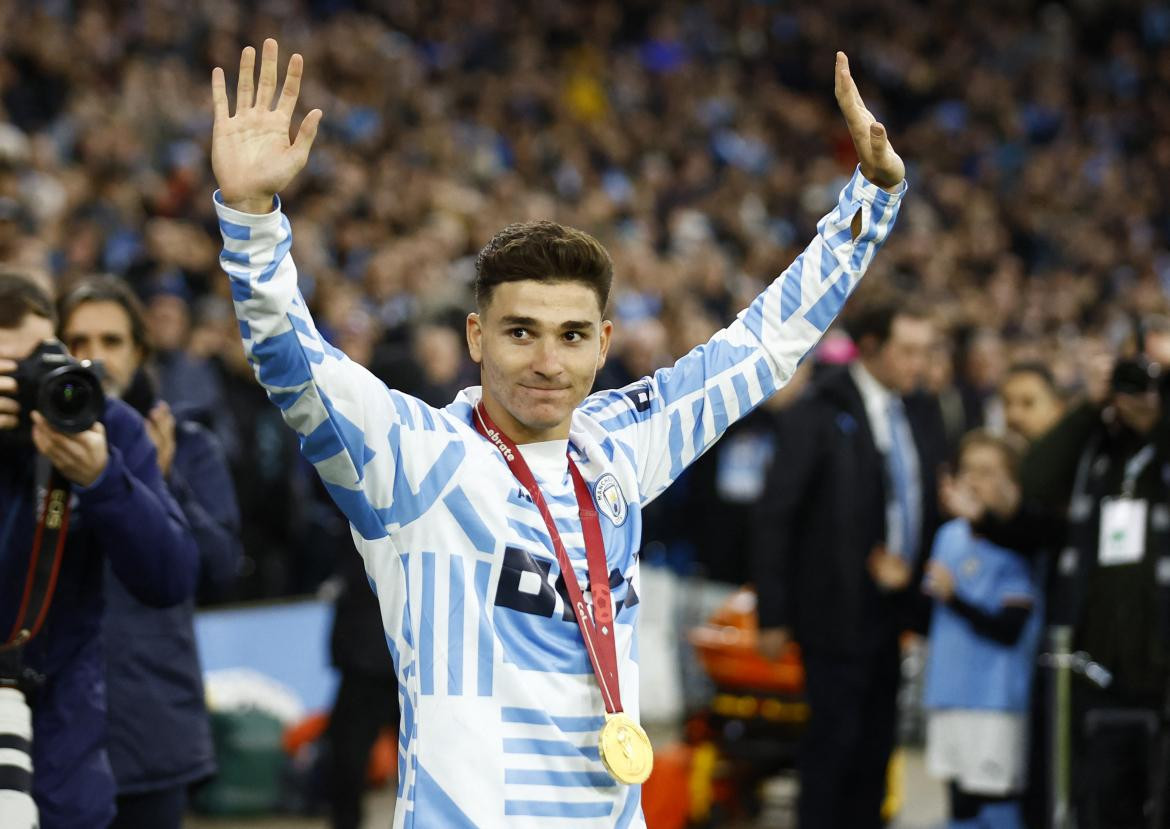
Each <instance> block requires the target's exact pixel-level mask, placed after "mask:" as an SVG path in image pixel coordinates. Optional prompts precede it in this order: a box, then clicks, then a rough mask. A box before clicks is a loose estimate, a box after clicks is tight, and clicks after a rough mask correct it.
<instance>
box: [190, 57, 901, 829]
mask: <svg viewBox="0 0 1170 829" xmlns="http://www.w3.org/2000/svg"><path fill="white" fill-rule="evenodd" d="M254 68H255V50H254V49H252V48H251V47H249V48H246V49H244V51H243V54H242V56H241V59H240V74H239V81H238V92H237V99H236V107H235V113H234V115H233V114H230V111H229V106H228V98H227V89H226V82H225V77H224V72H223V70H222V69H220V68H216V69H215V70H214V72H213V74H212V93H213V99H214V109H215V125H214V131H213V136H212V150H211V155H212V167H213V169H214V172H215V176H216V179H217V182H218V184H219V187H220V189H219V191H218V192H217V193H216V195H215V202H216V209H217V211H218V213H219V220H220V229H221V231H222V234H223V239H224V250H223V254H222V256H221V258H220V261H221V264H222V266H223V268H224V270H225V271H226V272H227V274H228V276H229V277H230V278H231V288H232V295H233V297H234V300H235V308H236V312H237V314H238V316H239V319H240V330H241V333H242V336H243V339H244V348H245V350H246V352H247V354H248V356H249V359H250V360H251V361H252V362H253V364H254V365H255V367H256V374H257V377H258V378H259V380H260V382H261V383H262V384H263V385H264V386H265V388H266V389H267V391H268V394H269V396H270V398H271V399H272V401H273V403H275V404H276V405H277V406H278V407H280V409H281V411H282V412H283V414H284V417H285V419H286V421H287V422H288V423H289V425H290V426H292V427H293V428H294V429H296V431H297V432H298V433H299V434H300V436H301V445H302V450H303V452H304V454H305V456H306V457H307V458H308V459H309V460H310V461H311V462H312V463H313V464H314V465H315V466H316V468H317V471H318V472H319V474H320V475H321V477H322V479H323V480H324V482H325V485H326V487H327V488H328V489H329V491H330V493H331V494H332V496H333V498H334V499H335V500H336V501H337V503H338V505H339V506H340V507H341V508H342V509H343V510H344V511H345V514H346V515H347V517H348V518H349V520H350V523H351V526H352V533H353V537H354V541H355V543H356V545H357V547H358V549H359V551H360V552H361V554H362V556H363V558H364V560H365V566H366V571H367V573H368V575H369V577H370V581H371V583H372V584H373V586H374V590H375V591H376V593H377V595H378V599H379V603H380V605H381V613H382V623H383V626H384V628H385V633H386V637H387V640H388V642H389V645H390V650H391V652H392V655H393V657H394V664H395V665H396V666H397V671H398V679H399V684H400V688H401V706H402V719H401V728H400V736H399V775H398V807H397V808H396V810H395V817H394V819H395V825H396V826H398V827H404V826H418V827H423V826H426V827H432V826H442V827H471V826H479V827H496V826H507V827H526V826H533V827H535V826H549V825H556V826H579V827H602V826H605V827H612V826H617V827H626V826H642V825H644V821H643V818H642V815H641V808H640V803H639V793H640V788H639V786H638V783H640V782H641V781H642V780H644V779H645V776H646V775H647V774H648V773H649V770H650V765H651V758H650V745H649V741H648V740H647V739H646V737H645V733H644V732H643V731H642V730H641V729H640V728H639V726H638V725H637V719H638V685H639V676H638V652H637V642H636V637H635V625H636V621H637V614H638V566H637V552H638V548H639V534H640V528H641V518H640V511H641V509H642V507H643V506H644V505H645V504H647V503H648V502H650V501H651V500H653V499H654V498H655V497H656V496H658V495H659V494H660V493H661V492H662V491H663V490H664V489H665V488H666V487H667V486H668V485H669V484H670V483H671V482H672V481H673V480H675V479H676V478H677V477H678V475H679V474H680V473H681V472H682V471H683V469H685V468H686V466H687V465H688V464H690V463H691V462H693V461H694V460H695V459H696V458H697V457H698V456H699V455H700V454H701V453H702V452H703V451H704V450H706V449H707V448H708V447H709V446H710V445H711V444H712V443H713V442H714V441H715V440H716V439H717V438H718V437H719V436H720V435H721V434H722V433H723V431H724V430H725V429H726V428H727V426H728V424H729V423H731V422H732V421H734V420H737V419H738V418H740V417H742V416H743V415H745V414H746V413H747V412H748V411H750V410H751V409H752V408H753V407H754V406H756V405H758V404H759V403H761V402H762V401H763V400H764V399H765V398H766V397H767V396H768V395H770V394H771V393H772V392H774V391H775V390H776V389H777V388H778V387H780V386H782V385H783V384H784V383H786V382H787V381H788V379H789V378H790V377H791V376H792V374H793V372H794V371H795V370H796V366H797V364H798V362H799V361H800V360H801V358H802V357H803V356H804V355H805V354H806V353H807V352H808V351H809V350H810V349H811V348H812V347H813V346H814V345H815V344H816V342H817V340H819V339H820V337H821V335H822V334H823V333H824V332H825V329H826V328H828V326H829V324H830V323H831V322H832V321H833V319H834V317H836V315H837V313H838V312H839V311H840V309H841V306H842V305H843V304H844V302H845V300H846V298H848V296H849V294H850V292H851V291H852V290H853V288H854V287H855V286H856V285H857V282H858V280H859V279H860V277H861V274H862V273H863V272H864V271H865V269H866V267H867V266H868V265H869V263H870V261H871V260H872V259H873V256H874V254H876V253H877V250H878V248H879V247H880V246H881V244H882V242H883V241H884V240H885V238H886V236H887V235H888V234H889V232H890V229H891V228H892V227H893V224H894V220H895V218H896V216H897V213H898V208H899V204H900V202H901V198H902V194H903V193H904V191H905V184H904V181H903V178H904V175H905V166H904V165H903V163H902V160H901V159H900V158H899V157H898V155H897V154H896V153H895V152H894V150H893V148H892V147H891V145H890V143H889V141H888V139H887V136H886V131H885V128H884V127H882V125H881V124H878V123H877V122H876V121H875V119H874V117H873V115H871V114H870V113H869V111H868V110H866V108H865V106H864V104H863V103H862V101H861V97H860V95H859V94H858V92H857V88H856V86H855V85H854V83H853V80H852V78H851V76H850V73H849V64H848V62H847V60H846V57H845V55H844V54H843V53H838V54H837V62H836V76H835V89H836V95H837V101H838V103H839V105H840V108H841V111H842V113H843V115H844V116H845V121H846V123H847V125H848V127H849V131H850V133H851V135H852V137H853V142H854V146H855V147H856V149H857V153H858V156H859V158H860V165H859V169H858V171H856V172H855V173H854V175H853V177H852V178H851V179H850V181H849V182H848V184H847V185H846V186H845V188H844V190H842V191H841V194H840V198H839V201H838V204H837V206H836V207H835V208H834V209H833V210H832V211H831V212H830V213H829V214H828V215H826V216H825V217H824V218H823V219H821V221H820V223H819V224H818V226H817V235H816V236H815V237H814V238H813V240H812V242H811V243H810V244H809V246H808V247H807V248H806V249H805V251H804V253H803V254H802V255H801V256H800V257H799V258H798V259H797V260H796V262H795V263H794V264H793V265H791V266H790V267H789V268H788V269H787V270H786V271H785V272H784V273H783V274H781V275H780V276H779V277H778V278H777V279H776V280H775V281H774V282H773V283H772V284H771V285H770V286H769V287H768V288H767V289H766V290H765V291H764V293H763V294H761V295H760V296H759V297H758V298H757V299H756V300H755V301H754V302H752V304H751V305H750V306H749V307H748V308H747V309H745V310H744V311H743V312H742V313H741V314H740V315H739V317H738V319H737V320H736V321H735V322H734V323H732V324H731V325H730V326H728V327H727V328H726V329H724V330H722V331H720V332H718V333H717V334H715V336H714V337H712V338H711V340H710V341H709V342H707V343H705V344H703V345H701V346H699V347H697V348H695V349H694V350H693V351H692V352H690V353H689V354H687V355H686V356H684V357H683V358H682V359H680V360H679V361H678V362H677V363H676V364H675V365H674V367H673V368H670V369H664V370H661V371H658V372H656V373H655V374H654V376H652V377H646V378H643V379H641V380H639V381H637V382H635V383H632V384H631V385H629V386H627V387H625V388H623V389H619V390H613V391H604V392H599V393H597V394H593V395H589V396H587V395H588V392H589V389H590V388H591V386H592V384H593V380H594V377H595V375H596V373H597V370H598V368H599V367H600V366H601V365H602V363H603V362H604V360H605V356H606V352H607V349H608V347H609V342H610V333H611V331H612V329H613V325H612V323H611V322H609V321H608V320H605V319H603V316H602V314H603V312H604V310H605V307H606V303H607V300H608V294H609V288H610V282H611V277H612V263H611V261H610V258H609V255H608V254H607V253H606V251H605V249H604V248H603V247H602V246H601V245H600V244H599V243H598V242H597V241H596V240H595V239H593V238H592V237H590V236H588V235H587V234H585V233H582V232H580V231H578V230H573V229H571V228H567V227H562V226H561V225H558V224H555V223H552V222H531V223H527V224H521V225H512V226H509V227H507V228H505V229H504V230H502V231H501V232H500V233H499V234H497V235H496V236H495V237H494V238H493V239H492V240H491V241H490V242H489V243H488V244H487V246H486V247H485V248H484V249H483V251H482V252H481V253H480V256H479V259H478V261H477V268H476V281H475V290H476V311H475V312H474V313H471V314H469V315H468V317H467V342H468V347H469V349H470V352H471V357H472V359H473V360H474V361H475V362H476V363H477V364H478V365H479V366H480V377H481V381H482V386H480V387H474V388H469V389H466V390H464V391H463V392H462V393H461V394H460V395H459V396H458V397H457V398H456V399H455V401H454V402H452V403H451V404H450V405H448V406H446V407H445V408H442V409H435V408H431V407H429V406H426V405H425V404H423V403H422V402H421V401H419V400H416V399H414V398H411V397H409V396H407V395H404V394H401V393H400V392H397V391H395V390H393V389H388V388H387V387H386V386H385V385H383V384H382V383H381V382H379V381H378V380H377V379H376V378H375V377H374V376H373V375H371V374H370V373H369V372H367V371H366V370H364V369H363V368H361V367H360V366H359V365H357V364H356V363H355V362H353V361H351V360H349V359H348V358H347V357H346V356H345V354H343V353H341V352H340V351H338V350H337V349H336V348H334V347H333V346H331V345H330V344H329V343H327V342H326V341H325V340H324V339H323V338H322V337H321V335H320V334H319V333H318V331H317V329H316V327H315V326H314V324H313V321H312V319H311V318H310V316H309V313H308V310H307V309H306V307H305V302H304V299H303V298H302V297H301V295H300V293H299V292H298V290H297V274H296V268H295V266H294V265H293V261H292V259H291V257H290V255H289V249H290V247H291V244H292V236H291V229H290V226H289V223H288V220H287V219H286V218H285V217H284V216H283V214H282V213H281V210H280V202H279V200H277V198H276V194H277V193H278V192H279V191H280V190H281V189H282V188H284V187H285V186H286V185H287V184H288V183H289V182H290V181H291V180H292V179H293V178H294V177H295V176H296V175H297V173H298V172H299V171H300V169H301V168H302V167H303V166H304V164H305V162H306V159H307V157H308V154H309V148H310V146H311V145H312V143H313V139H314V137H315V135H316V132H317V127H318V124H319V123H320V120H321V112H320V110H313V111H312V112H310V113H309V114H308V115H307V116H306V117H305V119H304V121H303V122H302V123H301V126H300V128H299V129H298V132H297V135H296V138H295V140H293V141H291V142H290V141H289V132H290V125H291V118H292V114H293V110H294V108H295V106H296V101H297V96H298V94H299V89H300V83H301V74H302V70H303V62H302V59H301V57H300V56H299V55H293V57H292V59H291V60H290V61H289V64H288V70H287V73H286V76H285V80H284V84H283V87H282V89H281V91H280V94H279V96H277V44H276V42H275V41H274V40H271V39H269V40H267V41H265V43H264V47H263V55H262V60H261V63H260V73H259V82H258V83H256V84H255V85H254ZM274 99H276V103H275V106H272V104H271V102H272V101H273V100H274ZM779 462H780V463H783V459H782V458H781V459H779ZM843 509H846V507H843ZM566 573H567V576H568V577H567V578H566Z"/></svg>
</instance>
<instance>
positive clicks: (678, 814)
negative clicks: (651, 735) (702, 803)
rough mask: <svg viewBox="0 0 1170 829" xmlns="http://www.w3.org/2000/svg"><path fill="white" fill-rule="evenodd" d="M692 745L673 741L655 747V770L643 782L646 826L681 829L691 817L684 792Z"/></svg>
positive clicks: (643, 806)
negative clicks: (657, 747) (662, 746)
mask: <svg viewBox="0 0 1170 829" xmlns="http://www.w3.org/2000/svg"><path fill="white" fill-rule="evenodd" d="M691 752H692V749H691V748H690V747H688V746H685V745H683V744H682V743H672V744H671V745H668V746H666V747H665V748H660V749H655V751H654V770H653V771H652V772H650V779H649V780H647V781H646V782H645V783H643V784H642V813H643V814H644V815H645V816H646V827H647V829H684V827H685V826H686V825H687V821H688V820H689V819H690V811H691V800H690V798H689V797H688V796H687V790H688V789H689V787H690V782H691V781H690V777H691V771H690V770H691Z"/></svg>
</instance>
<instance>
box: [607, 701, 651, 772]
mask: <svg viewBox="0 0 1170 829" xmlns="http://www.w3.org/2000/svg"><path fill="white" fill-rule="evenodd" d="M598 747H599V749H600V753H601V762H602V763H604V764H605V768H606V770H607V771H609V773H610V774H611V775H613V778H614V780H617V781H618V782H619V783H625V784H627V785H632V784H634V783H644V782H645V781H646V778H647V777H649V776H650V770H651V769H652V768H654V749H653V748H652V747H651V745H650V738H649V737H647V736H646V732H645V731H643V730H642V726H640V725H638V724H637V723H636V722H634V720H633V718H632V717H630V716H629V715H628V714H625V713H623V712H619V713H617V714H608V715H606V718H605V725H603V726H602V727H601V735H600V737H599V740H598Z"/></svg>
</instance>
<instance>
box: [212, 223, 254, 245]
mask: <svg viewBox="0 0 1170 829" xmlns="http://www.w3.org/2000/svg"><path fill="white" fill-rule="evenodd" d="M219 232H220V233H222V234H223V235H224V236H226V237H228V238H229V239H235V240H236V241H238V242H246V241H248V240H249V239H251V238H252V228H250V227H248V226H247V225H240V224H236V223H235V222H229V221H228V220H227V219H220V220H219Z"/></svg>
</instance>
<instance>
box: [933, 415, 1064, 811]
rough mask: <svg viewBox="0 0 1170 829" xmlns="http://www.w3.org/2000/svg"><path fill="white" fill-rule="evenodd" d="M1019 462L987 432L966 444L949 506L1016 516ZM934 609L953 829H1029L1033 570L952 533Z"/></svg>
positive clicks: (965, 533)
mask: <svg viewBox="0 0 1170 829" xmlns="http://www.w3.org/2000/svg"><path fill="white" fill-rule="evenodd" d="M1019 461H1020V450H1019V449H1017V448H1016V445H1015V443H1014V442H1013V441H1012V440H1010V439H1008V438H1003V437H997V436H995V435H993V434H991V433H990V432H988V431H985V430H982V429H976V430H974V431H972V432H969V433H967V435H966V436H965V437H964V438H963V440H962V442H961V444H960V447H959V474H958V477H957V480H956V481H954V482H953V483H952V484H951V485H950V488H951V492H950V493H949V494H948V501H951V502H953V501H955V500H956V499H962V500H964V501H965V502H966V507H967V508H966V509H964V510H963V511H964V512H967V513H971V514H975V513H978V512H990V513H993V514H1000V515H1007V514H1010V513H1012V512H1013V511H1014V510H1015V508H1016V505H1017V504H1018V503H1019V498H1020V495H1019V483H1018V470H1019ZM924 589H925V590H926V592H927V593H928V594H930V595H931V596H933V597H934V600H935V607H934V618H933V620H932V624H931V632H930V656H929V661H928V664H927V669H926V696H925V707H926V708H927V711H928V719H927V748H926V757H927V768H928V770H929V771H930V773H931V774H932V775H934V776H937V777H940V778H942V779H944V780H946V781H947V782H948V783H949V784H950V797H951V820H950V823H949V824H948V826H949V827H950V828H951V829H1023V826H1024V820H1023V816H1022V812H1021V804H1020V796H1021V794H1022V792H1023V791H1024V787H1025V784H1026V782H1027V772H1028V769H1027V765H1028V762H1027V761H1028V733H1029V726H1028V712H1029V709H1030V705H1031V686H1032V677H1033V673H1034V672H1033V663H1034V662H1035V659H1036V649H1037V646H1038V645H1039V640H1040V633H1041V615H1042V614H1041V613H1040V611H1039V609H1038V605H1039V604H1040V601H1041V596H1040V586H1039V580H1038V578H1037V574H1036V567H1035V564H1034V562H1032V561H1030V560H1029V559H1028V558H1026V557H1024V556H1021V555H1020V554H1019V553H1016V552H1014V551H1012V550H1007V549H1005V548H1003V547H1000V546H998V545H996V544H994V543H992V542H991V541H988V540H987V539H985V538H982V537H980V536H979V535H977V534H976V533H975V531H974V530H973V528H972V524H971V523H970V522H969V521H968V520H967V519H964V518H957V519H955V520H953V521H950V522H949V523H947V524H944V525H943V526H942V528H940V529H939V531H938V535H937V536H936V538H935V542H934V550H933V554H932V556H931V559H930V561H929V562H928V564H927V569H926V578H925V582H924Z"/></svg>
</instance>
